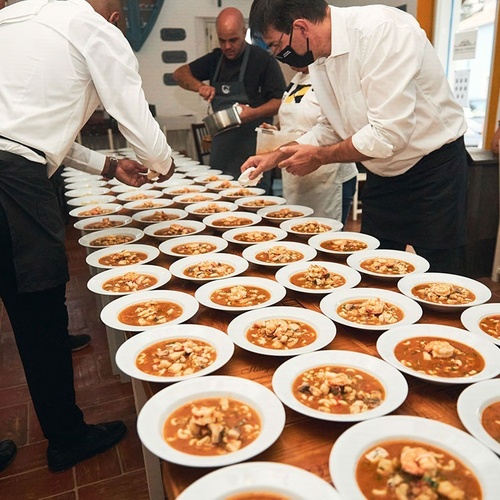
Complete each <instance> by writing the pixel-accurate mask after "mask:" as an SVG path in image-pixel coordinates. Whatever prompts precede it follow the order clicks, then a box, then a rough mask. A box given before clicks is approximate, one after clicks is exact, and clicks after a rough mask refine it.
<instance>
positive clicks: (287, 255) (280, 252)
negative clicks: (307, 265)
mask: <svg viewBox="0 0 500 500" xmlns="http://www.w3.org/2000/svg"><path fill="white" fill-rule="evenodd" d="M255 258H256V259H257V260H260V261H261V262H267V263H269V264H288V263H290V262H297V261H299V260H302V259H303V258H304V254H303V253H301V252H298V251H297V250H293V249H291V248H287V247H286V246H284V245H276V246H274V247H271V248H269V249H267V250H264V251H262V252H258V253H257V254H255Z"/></svg>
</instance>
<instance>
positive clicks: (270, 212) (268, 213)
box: [257, 205, 314, 224]
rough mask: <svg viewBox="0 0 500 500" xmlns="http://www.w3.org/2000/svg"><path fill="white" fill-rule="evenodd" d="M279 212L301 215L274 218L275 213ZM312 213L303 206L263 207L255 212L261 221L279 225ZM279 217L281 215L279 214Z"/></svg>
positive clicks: (311, 210) (308, 208)
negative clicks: (286, 211)
mask: <svg viewBox="0 0 500 500" xmlns="http://www.w3.org/2000/svg"><path fill="white" fill-rule="evenodd" d="M280 210H288V211H289V212H296V213H299V214H301V215H297V216H294V217H286V216H285V217H276V216H274V213H275V212H279V211H280ZM313 213H314V210H313V209H312V208H311V207H306V206H304V205H279V206H277V207H275V206H272V207H264V208H261V209H260V210H257V214H258V215H260V216H261V217H262V218H263V219H265V220H266V221H268V222H274V223H275V224H281V223H282V222H284V221H286V220H291V219H295V220H297V219H300V218H302V217H308V216H310V215H312V214H313ZM280 215H281V214H280Z"/></svg>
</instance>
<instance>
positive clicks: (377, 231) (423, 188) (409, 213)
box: [242, 0, 467, 274]
mask: <svg viewBox="0 0 500 500" xmlns="http://www.w3.org/2000/svg"><path fill="white" fill-rule="evenodd" d="M250 28H251V30H252V32H257V33H260V34H261V36H262V38H263V39H264V40H265V41H266V43H267V44H268V46H269V48H270V49H271V50H272V52H273V53H274V54H275V56H276V58H277V59H279V60H281V61H282V62H285V63H287V64H290V65H291V66H300V67H301V66H306V65H310V66H309V71H310V74H311V81H312V85H313V88H314V90H315V92H316V96H317V99H318V102H319V104H320V106H321V109H322V114H323V116H322V117H321V118H320V120H319V122H318V123H317V124H316V125H315V126H314V127H313V128H312V129H311V131H309V132H307V133H306V134H304V135H303V136H302V137H301V138H299V139H298V140H297V142H296V143H294V144H290V145H288V146H286V147H282V148H280V150H278V151H276V152H272V153H268V154H267V155H260V156H254V157H252V158H249V159H248V160H247V161H246V162H245V164H244V165H243V166H242V170H246V169H247V168H249V167H252V166H256V167H257V169H256V171H255V172H253V174H252V175H251V177H252V178H253V177H255V176H256V175H258V174H259V173H260V172H262V171H266V170H269V169H271V168H273V167H274V166H275V165H278V166H279V167H280V168H285V169H286V170H287V171H288V172H290V173H292V174H294V175H299V176H303V175H307V174H308V173H309V172H312V171H314V170H316V169H317V168H319V167H320V166H321V165H323V164H327V163H332V162H351V161H355V162H361V163H362V164H363V165H364V166H365V167H366V168H367V169H368V173H367V181H366V183H365V186H364V188H363V192H362V201H363V217H362V226H361V231H362V232H364V233H368V234H371V235H373V236H375V237H377V238H378V239H379V240H381V248H392V249H398V250H403V249H405V247H406V245H412V246H413V247H414V249H415V251H416V252H417V253H418V254H420V255H422V256H423V257H425V258H426V259H427V260H428V261H429V262H430V264H431V270H432V271H439V272H450V273H457V274H464V273H465V258H464V257H465V241H466V235H465V227H466V191H467V158H466V150H465V146H464V141H463V135H464V133H465V130H466V122H465V119H464V114H463V110H462V108H461V107H460V105H459V104H458V103H457V102H456V100H455V99H454V97H453V94H452V91H451V89H450V86H449V84H448V82H447V79H446V76H445V74H444V71H443V69H442V66H441V64H440V62H439V59H438V57H437V55H436V53H435V51H434V50H433V48H432V46H431V44H430V43H429V41H428V40H427V38H426V35H425V32H424V31H423V30H422V29H421V28H420V26H419V25H418V23H417V22H416V20H415V19H414V18H413V17H412V16H411V15H409V14H407V13H404V12H402V11H401V10H399V9H395V8H392V7H386V6H382V5H370V6H364V7H348V8H339V7H333V6H329V5H328V4H327V3H326V2H325V1H324V0H254V2H253V4H252V7H251V11H250Z"/></svg>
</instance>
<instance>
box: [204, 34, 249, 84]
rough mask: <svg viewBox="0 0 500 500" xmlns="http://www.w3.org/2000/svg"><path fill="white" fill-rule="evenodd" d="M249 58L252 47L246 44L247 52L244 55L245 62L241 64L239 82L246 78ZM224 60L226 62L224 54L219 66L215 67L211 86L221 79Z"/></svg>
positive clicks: (221, 56)
mask: <svg viewBox="0 0 500 500" xmlns="http://www.w3.org/2000/svg"><path fill="white" fill-rule="evenodd" d="M249 56H250V46H249V45H248V43H246V42H245V52H244V53H243V61H242V62H241V66H240V72H239V74H238V81H239V82H243V78H244V77H245V71H246V69H247V64H248V58H249ZM223 60H224V54H222V53H221V55H220V57H219V60H218V61H217V66H216V67H215V71H214V76H213V77H212V79H211V80H210V84H211V85H213V82H216V81H217V78H218V77H219V73H220V70H221V67H222V61H223Z"/></svg>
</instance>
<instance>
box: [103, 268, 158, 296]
mask: <svg viewBox="0 0 500 500" xmlns="http://www.w3.org/2000/svg"><path fill="white" fill-rule="evenodd" d="M156 283H158V279H157V278H155V277H154V276H151V275H149V274H142V273H136V272H132V271H131V272H128V273H125V274H123V275H121V276H117V277H115V278H111V279H109V280H107V281H105V282H104V283H103V284H102V289H103V290H105V291H107V292H116V293H120V292H122V293H129V292H137V291H139V290H144V289H146V288H149V287H152V286H154V285H156Z"/></svg>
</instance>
